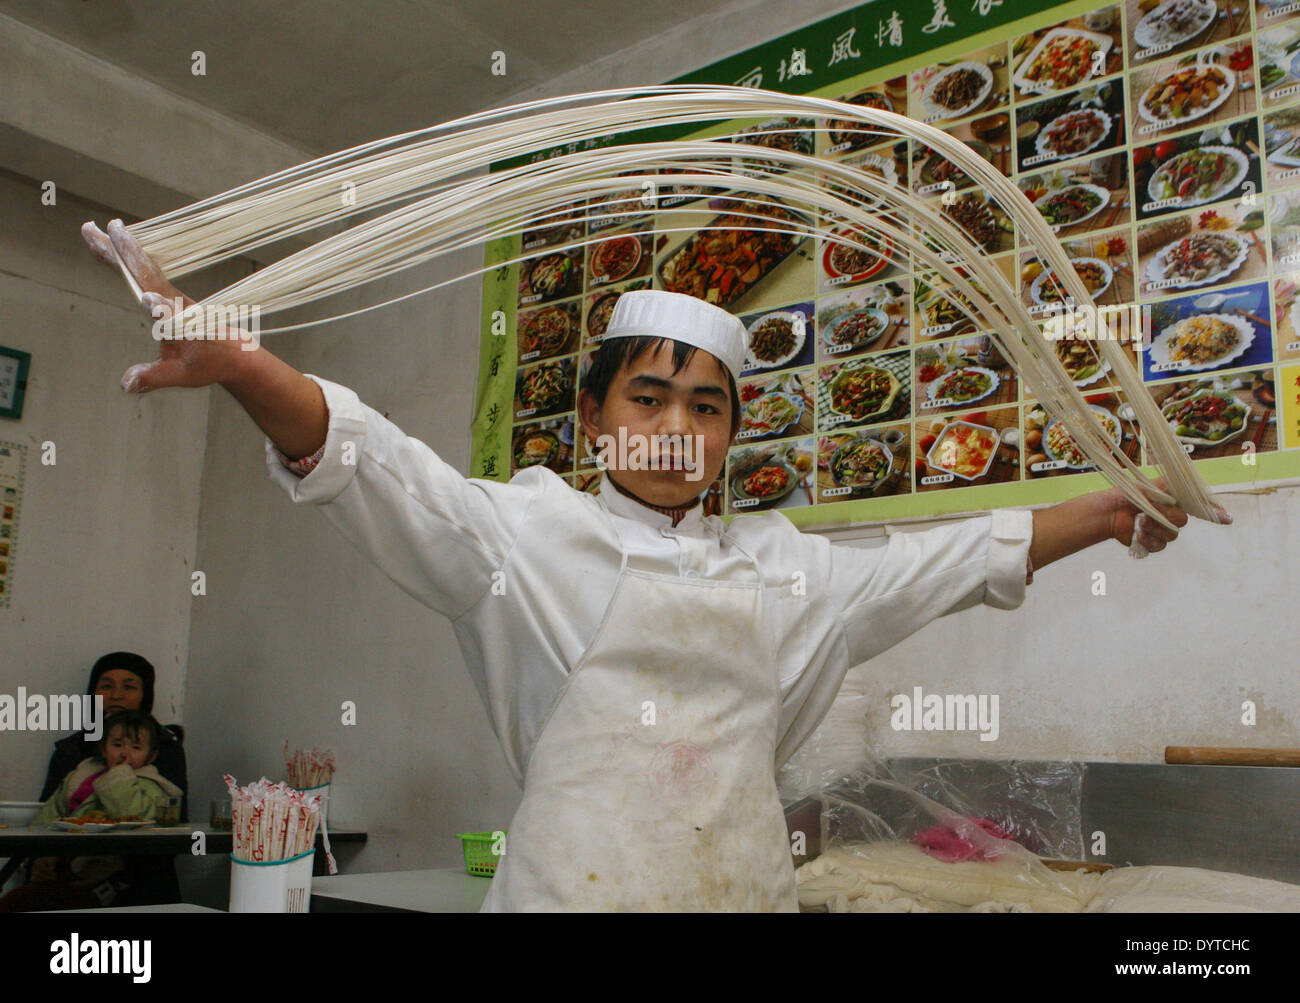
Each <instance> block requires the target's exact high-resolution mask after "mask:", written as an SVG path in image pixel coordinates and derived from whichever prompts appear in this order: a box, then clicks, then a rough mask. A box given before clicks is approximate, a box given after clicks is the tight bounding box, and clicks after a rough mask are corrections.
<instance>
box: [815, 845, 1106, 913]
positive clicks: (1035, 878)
mask: <svg viewBox="0 0 1300 1003" xmlns="http://www.w3.org/2000/svg"><path fill="white" fill-rule="evenodd" d="M795 882H796V884H797V886H798V889H799V905H800V907H801V908H803V909H808V910H822V909H825V910H827V911H829V912H1079V911H1080V910H1081V909H1082V907H1083V903H1084V902H1085V901H1087V900H1088V898H1090V897H1091V895H1092V893H1093V891H1095V889H1096V885H1097V875H1096V874H1087V873H1083V872H1077V871H1069V872H1058V871H1052V870H1049V869H1048V868H1046V867H1044V866H1043V865H1042V864H1041V863H1039V862H1038V861H1037V859H1036V858H1034V857H1033V856H1032V855H1031V854H1029V853H1027V852H1025V851H1020V852H1019V853H1008V854H1007V855H1006V856H1004V857H1002V858H1000V859H998V860H996V861H963V862H961V863H956V864H948V863H944V862H943V861H941V860H936V859H935V858H934V857H931V856H930V855H929V854H927V853H925V852H924V851H923V850H922V849H921V848H920V847H918V846H914V845H913V844H911V843H905V842H879V843H860V844H855V845H853V846H852V847H846V848H843V849H834V850H828V851H826V852H825V853H823V854H822V855H821V856H820V857H818V858H817V859H816V860H811V861H809V862H808V863H806V864H804V865H803V866H802V867H800V868H799V870H798V871H797V872H796V873H795Z"/></svg>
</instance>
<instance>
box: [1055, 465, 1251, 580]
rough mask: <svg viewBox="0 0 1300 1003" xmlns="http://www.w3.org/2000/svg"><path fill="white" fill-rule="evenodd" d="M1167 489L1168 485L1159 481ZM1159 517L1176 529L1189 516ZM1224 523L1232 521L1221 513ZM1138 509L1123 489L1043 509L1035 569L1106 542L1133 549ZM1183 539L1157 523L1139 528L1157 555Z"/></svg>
mask: <svg viewBox="0 0 1300 1003" xmlns="http://www.w3.org/2000/svg"><path fill="white" fill-rule="evenodd" d="M1156 483H1157V484H1159V485H1160V486H1161V487H1162V488H1163V487H1164V486H1165V484H1164V481H1163V480H1161V481H1157V482H1156ZM1157 508H1159V510H1160V512H1161V513H1162V514H1163V515H1164V516H1165V517H1166V518H1167V519H1168V520H1169V521H1170V522H1172V523H1173V524H1174V525H1175V526H1179V527H1182V526H1186V525H1187V513H1186V512H1184V511H1183V510H1182V509H1181V508H1178V507H1176V506H1171V505H1158V506H1157ZM1215 508H1218V510H1219V512H1220V513H1222V518H1223V521H1224V522H1225V523H1227V522H1231V521H1232V516H1231V515H1229V514H1228V512H1227V511H1226V510H1225V509H1223V508H1221V507H1219V506H1217V505H1216V506H1215ZM1137 515H1138V509H1137V508H1136V507H1135V506H1134V505H1133V504H1132V503H1131V502H1129V500H1128V499H1127V498H1125V497H1124V495H1123V494H1122V493H1121V492H1120V491H1119V489H1118V488H1111V489H1110V490H1108V491H1094V492H1092V493H1091V494H1086V495H1081V496H1080V497H1078V498H1072V499H1070V500H1069V501H1065V502H1061V503H1060V504H1059V505H1053V506H1052V507H1051V508H1045V509H1039V510H1038V511H1036V512H1035V513H1034V537H1033V542H1032V543H1031V544H1030V547H1029V560H1030V565H1031V567H1032V568H1035V569H1036V568H1042V567H1044V566H1046V565H1048V564H1051V563H1052V562H1053V561H1057V560H1060V559H1061V558H1062V557H1067V556H1069V555H1070V554H1073V553H1075V552H1076V551H1079V550H1083V549H1084V548H1085V547H1091V546H1092V545H1093V544H1094V543H1101V542H1103V541H1105V540H1117V541H1118V542H1120V543H1122V544H1124V546H1128V545H1129V544H1130V543H1131V542H1132V539H1133V533H1134V524H1135V523H1138V522H1139V521H1138V519H1137ZM1176 539H1178V532H1177V531H1176V530H1171V529H1166V528H1165V527H1164V526H1161V525H1160V524H1159V523H1158V522H1156V521H1155V520H1154V519H1142V520H1140V523H1139V524H1138V525H1137V542H1138V543H1140V544H1141V545H1142V546H1143V547H1145V548H1146V549H1147V551H1148V552H1150V553H1152V554H1154V553H1157V552H1159V551H1161V550H1164V549H1165V547H1167V546H1168V545H1169V544H1170V543H1172V542H1173V541H1174V540H1176Z"/></svg>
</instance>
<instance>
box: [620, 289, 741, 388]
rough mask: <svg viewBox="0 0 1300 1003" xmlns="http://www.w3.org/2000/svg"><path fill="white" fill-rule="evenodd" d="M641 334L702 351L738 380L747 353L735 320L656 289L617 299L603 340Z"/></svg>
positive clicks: (713, 308)
mask: <svg viewBox="0 0 1300 1003" xmlns="http://www.w3.org/2000/svg"><path fill="white" fill-rule="evenodd" d="M642 335H646V336H649V337H654V338H671V339H673V340H674V341H681V342H685V343H686V344H688V345H694V346H695V347H696V348H702V349H704V350H705V351H706V352H708V353H709V354H710V355H712V356H714V358H716V359H717V360H718V361H719V362H721V363H722V364H723V365H724V366H726V367H727V368H728V369H729V370H731V375H732V376H734V377H735V378H737V379H739V378H740V371H741V369H743V368H744V366H745V356H746V355H747V354H748V351H749V332H747V331H746V330H745V325H744V324H742V323H741V322H740V320H739V319H738V318H736V317H733V316H732V315H731V314H729V313H727V311H726V310H723V309H722V308H721V307H716V306H714V305H713V304H712V303H706V302H704V300H702V299H696V298H695V297H694V296H686V295H684V294H683V293H669V292H663V291H661V290H658V289H636V290H633V291H631V292H626V293H624V294H623V295H622V296H620V297H619V298H618V302H617V303H615V304H614V313H613V314H612V315H611V316H610V318H609V326H608V327H607V328H606V329H605V337H604V339H603V340H605V341H608V340H609V339H610V338H635V337H639V336H642Z"/></svg>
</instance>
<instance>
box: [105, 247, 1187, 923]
mask: <svg viewBox="0 0 1300 1003" xmlns="http://www.w3.org/2000/svg"><path fill="white" fill-rule="evenodd" d="M83 232H84V233H85V234H86V239H87V241H88V242H89V243H90V244H91V247H92V249H94V250H95V251H96V253H98V254H99V255H100V256H101V257H105V258H106V259H108V258H111V254H112V252H111V249H110V248H109V245H108V240H109V239H110V237H111V240H112V244H113V245H114V246H115V247H116V249H117V252H118V253H119V254H120V255H121V256H122V259H123V261H124V262H126V263H127V265H128V267H129V268H130V269H131V270H132V272H133V273H134V274H135V276H136V278H137V280H138V281H139V283H140V285H141V288H142V289H144V290H146V295H145V297H144V304H145V306H146V307H147V308H150V309H155V308H161V309H165V304H164V300H165V299H172V298H175V297H179V295H180V294H179V293H177V292H176V291H175V289H174V288H173V287H171V286H170V284H169V283H167V281H166V279H165V278H164V277H163V276H162V275H161V274H160V273H159V272H158V270H157V269H156V268H155V267H154V266H153V264H152V262H150V261H149V259H148V257H147V256H146V255H145V254H144V253H143V252H142V250H141V249H140V248H139V246H138V244H136V243H135V241H134V240H133V239H132V238H131V236H130V235H129V234H128V233H127V232H126V230H125V229H124V228H123V227H122V226H121V224H120V223H118V222H116V221H115V222H114V223H112V224H110V225H109V235H110V236H109V237H105V236H104V235H103V234H102V233H100V232H99V231H98V230H96V229H95V228H94V227H93V226H92V225H91V224H87V226H86V228H85V229H84V231H83ZM641 339H648V340H641ZM658 339H667V340H664V341H659V340H658ZM745 351H746V331H745V328H744V327H743V325H742V324H741V323H740V322H739V321H738V320H736V319H735V318H734V317H732V316H731V315H730V314H728V313H726V312H725V311H723V310H720V309H718V308H716V307H713V306H711V305H709V304H706V303H704V302H703V301H701V300H697V299H693V298H691V297H687V296H681V295H678V294H673V293H663V292H633V293H627V294H624V296H623V297H622V298H621V299H620V300H619V301H618V304H617V306H616V307H615V310H614V314H613V316H612V318H611V320H610V323H609V328H608V333H607V334H606V336H605V339H604V342H603V345H602V348H601V349H600V352H599V354H598V357H597V359H596V361H595V362H594V364H593V366H592V369H591V371H590V373H589V377H588V380H587V386H586V387H585V388H584V389H583V390H582V391H581V393H580V398H579V404H578V407H579V418H580V421H581V425H582V430H583V432H584V433H585V434H586V435H587V437H588V439H589V440H591V441H592V442H596V443H599V442H601V441H602V440H601V436H610V437H612V438H613V439H614V440H615V441H622V442H624V443H628V444H633V446H634V449H635V445H634V444H635V443H637V442H640V443H641V444H642V445H647V444H648V446H649V449H650V452H651V454H654V453H655V452H656V450H657V449H658V447H659V446H661V445H663V444H665V443H669V444H674V445H669V446H668V447H667V449H668V450H669V451H670V452H671V453H673V454H674V455H675V454H677V453H684V454H686V455H687V457H688V458H693V459H697V460H699V463H700V467H699V468H697V469H694V470H690V469H682V468H681V467H682V464H674V463H662V462H661V463H660V464H659V466H660V467H672V466H676V467H678V469H644V466H645V465H644V464H641V463H635V462H631V459H630V458H629V457H628V456H619V455H617V453H618V451H617V450H610V451H609V454H608V460H609V469H607V470H606V471H605V472H604V473H603V475H602V479H601V485H600V488H601V490H600V494H599V496H593V495H589V494H585V493H582V492H579V491H575V490H574V489H573V488H571V487H570V486H569V485H568V484H567V483H566V482H565V481H563V480H562V479H561V478H559V477H558V476H556V475H555V474H554V473H553V472H551V471H550V470H547V469H545V468H542V467H530V468H527V469H525V470H522V471H520V472H519V473H518V474H516V475H515V476H514V477H513V478H512V479H511V480H510V482H509V483H506V484H503V483H499V482H495V481H488V480H479V479H466V478H464V477H462V476H461V474H460V473H458V472H457V471H456V470H454V469H453V468H452V467H451V466H449V465H448V464H447V463H445V462H444V461H443V460H441V459H440V458H439V457H438V456H437V455H436V454H435V453H434V452H433V451H432V450H431V449H430V448H429V447H428V446H426V445H425V444H423V443H422V442H419V441H417V440H416V439H413V438H409V437H408V436H406V435H405V434H404V433H403V432H402V431H401V430H400V429H398V428H397V427H396V426H394V425H393V424H392V423H391V422H389V421H387V420H386V419H385V418H384V417H383V416H382V415H380V414H379V413H378V412H376V411H374V410H373V409H371V408H369V407H367V406H366V405H364V404H362V403H361V401H360V400H359V399H358V398H357V396H356V394H354V393H353V392H352V391H350V390H348V389H346V388H345V387H342V386H339V385H338V384H336V383H332V382H330V381H328V380H323V379H320V378H318V377H315V376H305V375H303V374H300V373H298V372H297V371H295V370H294V369H292V368H291V367H290V366H288V365H287V364H285V363H284V362H282V361H280V360H279V359H276V358H275V357H274V356H272V355H271V354H270V353H269V352H267V351H266V350H265V349H263V348H258V349H257V350H255V351H251V352H246V351H243V350H242V349H241V347H240V344H239V342H238V341H237V340H229V341H203V342H200V341H193V342H185V341H176V342H168V341H164V342H162V348H161V357H160V358H159V359H158V360H157V361H155V362H153V363H151V364H147V365H140V366H133V367H132V368H131V369H128V370H127V372H126V374H125V375H124V377H123V387H124V389H126V390H128V391H132V392H138V393H143V392H147V391H149V390H153V389H157V388H159V387H166V386H206V385H209V384H211V383H220V384H221V385H222V386H224V387H225V388H226V389H227V390H229V391H230V393H231V394H232V395H233V396H234V397H235V398H236V400H238V401H239V402H240V404H241V405H243V407H244V408H245V409H246V410H247V411H248V413H249V415H250V416H251V417H252V418H253V420H254V421H255V422H256V423H257V424H258V425H259V426H260V427H261V429H262V430H263V431H264V432H265V433H266V435H267V442H266V451H267V462H268V466H269V468H270V471H271V476H272V478H273V479H275V480H276V481H277V482H279V483H280V484H281V485H282V486H283V487H284V488H285V490H286V491H287V492H288V493H289V495H290V496H291V497H292V498H293V499H294V501H296V502H310V503H312V504H314V505H316V506H318V507H319V509H320V511H321V512H322V513H323V514H324V515H325V517H326V518H327V519H329V521H330V522H332V523H334V525H335V526H336V527H337V528H338V529H339V530H340V532H342V533H343V535H344V536H345V537H347V538H348V539H349V540H351V541H352V542H353V543H354V544H356V545H357V546H358V547H359V548H361V550H362V551H363V552H364V553H365V554H366V555H367V556H368V557H369V558H370V559H371V560H372V561H373V562H374V563H375V564H376V565H377V566H378V567H379V568H381V569H382V570H383V571H384V572H385V573H386V574H388V575H389V577H391V578H392V579H393V580H394V581H395V582H396V583H397V584H398V585H400V586H401V587H402V588H403V589H404V590H406V591H407V592H408V593H410V594H411V595H412V596H414V597H416V598H417V599H419V600H420V601H421V602H423V603H425V604H426V605H428V606H430V607H432V608H433V609H435V610H438V611H439V612H441V613H443V614H445V615H446V616H448V617H449V618H450V619H451V621H452V624H453V626H454V628H455V631H456V635H457V638H458V640H459V642H460V646H461V650H462V653H463V655H464V658H465V663H466V665H467V666H468V668H469V671H470V674H471V676H472V677H473V679H474V682H475V685H476V686H477V687H478V690H479V694H480V696H481V697H482V699H483V702H484V704H485V706H486V708H487V711H488V715H489V717H490V719H491V722H492V726H493V728H494V729H495V731H496V734H497V737H498V738H499V739H500V741H501V746H502V749H503V751H504V752H505V756H506V761H507V763H508V765H509V767H510V769H511V771H512V772H513V773H514V775H515V778H516V779H517V780H518V781H519V782H520V783H521V785H522V786H523V791H524V795H523V801H522V803H521V805H520V807H519V810H518V812H517V813H516V815H515V817H514V819H513V820H512V821H511V823H510V827H509V835H508V844H507V848H506V853H505V856H504V858H503V859H502V861H501V863H500V865H499V867H498V870H497V873H496V877H495V878H494V879H493V882H492V887H491V890H490V892H489V893H488V896H487V899H486V900H485V902H484V905H483V908H484V910H485V911H500V910H644V911H655V910H754V911H766V910H787V911H788V910H795V909H797V904H798V903H797V897H796V894H795V883H794V871H793V867H792V863H791V854H790V845H789V841H788V839H789V837H788V834H787V831H786V826H785V820H784V816H783V813H782V809H781V805H780V803H779V801H778V798H777V791H776V784H775V771H776V769H777V767H779V766H780V765H781V764H782V763H783V762H784V761H785V760H786V759H788V758H789V756H790V755H791V754H792V753H793V752H794V751H795V749H797V748H798V747H799V745H800V744H801V743H802V742H803V741H804V740H805V739H806V738H807V737H808V736H809V734H811V732H812V731H813V730H814V729H815V728H816V726H817V724H818V723H819V722H820V721H821V720H822V718H823V717H824V715H825V714H826V712H827V710H828V709H829V707H830V705H831V702H832V701H833V699H834V697H835V694H836V691H837V690H838V689H839V687H840V684H841V682H842V680H843V678H844V674H845V672H846V670H847V669H848V668H849V667H850V666H852V665H857V664H860V663H862V662H865V661H867V660H868V659H870V658H871V657H873V656H874V655H876V654H878V653H880V652H882V651H884V650H886V649H887V648H889V647H891V646H892V645H893V644H895V643H896V642H898V641H899V640H901V639H902V638H904V637H906V636H907V635H908V634H911V633H912V632H913V631H915V630H917V629H919V628H920V627H922V626H923V625H925V624H926V623H928V622H929V621H930V620H933V619H935V618H936V617H939V616H942V615H944V614H947V613H951V612H953V611H956V610H960V609H964V608H966V607H969V606H972V605H975V604H978V603H981V602H982V603H984V604H986V605H988V606H992V607H995V608H998V609H1014V608H1015V607H1017V606H1019V605H1020V603H1021V602H1022V601H1023V598H1024V592H1025V586H1026V585H1027V584H1028V583H1029V581H1030V579H1031V577H1032V573H1033V569H1035V568H1041V567H1042V566H1043V565H1045V564H1049V563H1050V562H1052V561H1054V560H1056V559H1058V558H1060V557H1063V556H1065V555H1067V554H1070V553H1073V552H1074V551H1077V550H1079V549H1081V548H1083V547H1085V546H1088V545H1090V544H1093V543H1096V542H1099V541H1101V540H1104V539H1108V538H1112V537H1113V538H1115V539H1118V540H1119V541H1120V542H1122V543H1125V544H1127V543H1128V542H1129V540H1130V538H1131V536H1132V535H1133V532H1134V516H1135V515H1136V511H1135V510H1134V509H1133V508H1132V507H1131V506H1130V505H1129V504H1128V502H1127V501H1126V500H1125V499H1124V498H1123V496H1122V495H1120V494H1119V492H1118V491H1102V492H1097V493H1094V494H1091V495H1087V496H1085V497H1082V498H1078V499H1075V500H1073V501H1069V502H1065V503H1062V504H1060V505H1057V506H1056V507H1054V508H1051V509H1047V510H1043V511H1038V512H1033V513H1030V512H1027V511H1012V510H999V511H996V512H994V513H992V514H991V515H988V516H983V517H978V518H972V519H967V520H963V521H961V522H960V523H958V524H955V525H948V526H944V527H941V528H936V529H931V530H929V531H926V532H916V533H900V534H895V535H893V536H891V537H890V538H889V542H888V544H887V545H886V546H884V547H881V548H879V549H875V550H860V549H856V548H848V547H838V546H835V545H832V544H831V543H830V542H829V541H827V540H826V539H825V538H824V537H821V536H816V535H812V534H805V533H801V532H799V531H798V530H796V529H795V528H794V526H793V525H792V524H791V523H790V522H789V521H788V520H786V519H785V518H784V517H783V516H781V515H780V514H779V513H766V514H762V515H754V516H742V517H740V518H737V519H736V520H734V521H733V522H732V523H731V525H730V526H727V525H724V524H723V522H722V521H721V520H720V519H718V518H717V517H715V516H712V517H707V518H706V517H704V516H702V514H701V503H700V496H701V493H702V492H703V490H704V489H705V488H706V487H707V486H708V485H709V484H710V483H711V482H712V481H713V480H714V478H715V477H716V476H717V475H718V474H719V472H720V471H721V469H722V466H723V463H724V460H725V457H726V452H727V447H728V445H729V444H730V443H731V441H732V439H733V437H734V435H735V432H736V429H737V427H738V424H739V412H738V400H737V395H736V387H735V381H736V377H737V376H738V375H739V373H740V369H741V366H742V364H743V360H744V358H745ZM674 437H678V438H674ZM687 437H689V438H687ZM687 442H689V443H691V444H698V445H699V447H700V448H699V450H698V452H696V451H694V450H691V449H689V447H683V445H682V444H683V443H687ZM345 451H346V453H347V454H350V455H352V456H354V457H355V460H354V462H347V460H346V458H345ZM623 461H627V462H623ZM1167 512H1168V515H1169V517H1170V519H1171V520H1172V521H1174V522H1175V524H1176V525H1179V526H1181V525H1184V524H1185V523H1186V521H1187V516H1186V514H1185V513H1183V512H1182V511H1181V510H1180V509H1169V510H1167ZM1144 526H1149V528H1145V529H1144V530H1143V531H1142V533H1141V539H1142V541H1143V543H1144V544H1145V545H1146V547H1147V548H1148V549H1149V550H1152V551H1157V550H1161V549H1163V548H1164V546H1165V543H1166V542H1167V541H1169V540H1172V539H1173V538H1174V537H1175V536H1176V535H1177V534H1176V533H1172V532H1168V531H1165V530H1163V529H1162V528H1161V527H1159V526H1156V525H1152V524H1150V523H1149V521H1145V522H1144Z"/></svg>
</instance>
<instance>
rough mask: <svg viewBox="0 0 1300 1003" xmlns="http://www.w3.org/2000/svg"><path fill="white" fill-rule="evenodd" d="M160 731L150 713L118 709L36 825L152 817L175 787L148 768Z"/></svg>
mask: <svg viewBox="0 0 1300 1003" xmlns="http://www.w3.org/2000/svg"><path fill="white" fill-rule="evenodd" d="M161 733H162V729H161V728H160V726H159V724H158V722H157V721H155V720H154V719H153V716H152V715H150V714H146V713H145V712H144V711H140V710H128V711H121V712H119V713H117V714H114V715H113V716H112V717H110V718H109V719H108V721H107V722H105V724H104V737H103V738H101V739H100V740H99V745H98V748H97V750H96V751H97V754H96V755H94V756H90V757H88V758H86V759H83V760H82V761H81V762H80V763H78V764H77V766H76V768H75V769H73V770H72V771H71V772H70V773H69V774H68V775H67V776H66V777H64V778H63V782H62V783H61V784H59V789H58V790H56V791H55V792H54V794H53V795H52V796H51V797H50V799H49V800H48V801H46V802H45V804H44V806H43V807H42V808H41V811H40V814H38V815H37V816H36V824H37V825H43V824H45V823H47V822H51V821H53V820H54V819H59V818H68V819H78V818H82V817H84V816H86V815H88V814H90V813H91V812H99V813H101V814H102V815H104V816H105V817H106V818H107V819H109V820H114V819H124V818H128V817H131V818H140V819H152V818H156V817H157V816H158V814H159V812H160V811H161V809H162V807H163V805H164V804H165V803H166V801H167V799H168V798H171V797H180V796H181V789H180V788H179V787H177V786H176V785H175V784H173V783H172V782H171V781H170V780H168V779H167V778H166V777H164V776H163V775H162V774H161V773H159V772H158V771H157V770H156V769H154V767H153V765H152V764H153V761H154V760H155V759H156V758H157V757H158V747H159V744H160V743H161V740H162V739H161Z"/></svg>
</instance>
